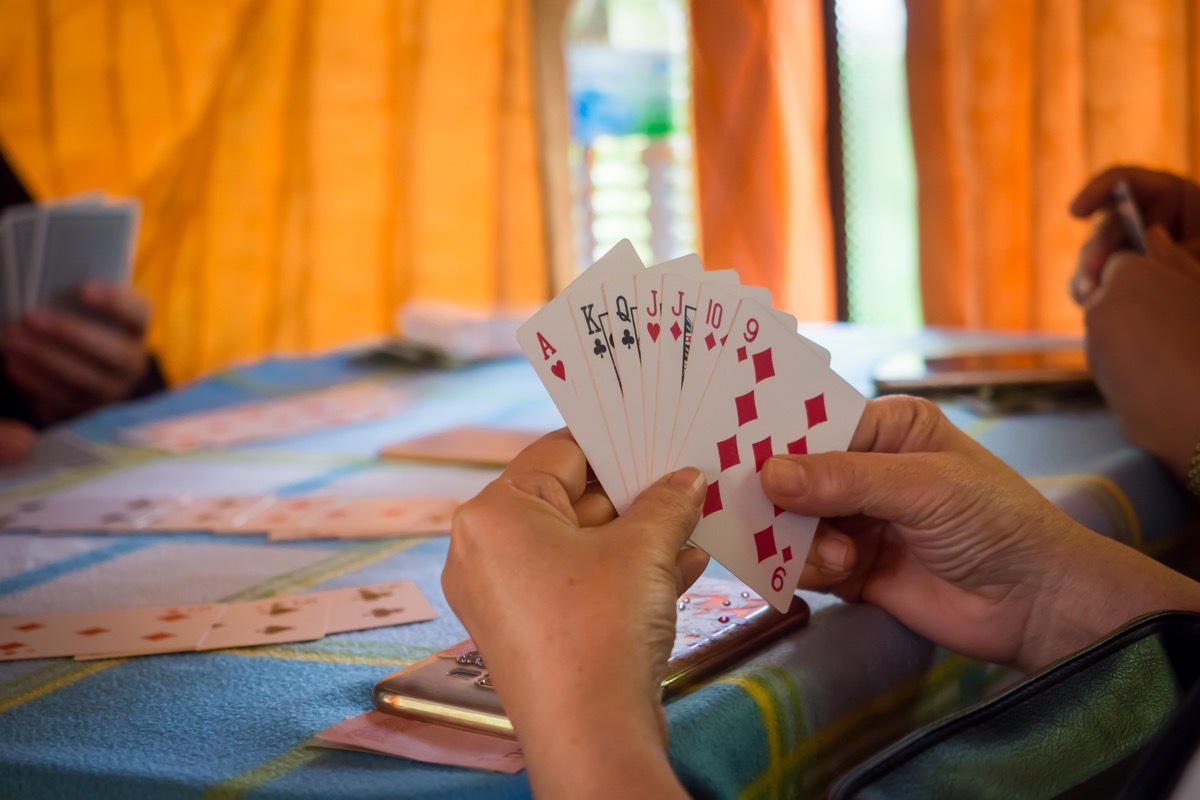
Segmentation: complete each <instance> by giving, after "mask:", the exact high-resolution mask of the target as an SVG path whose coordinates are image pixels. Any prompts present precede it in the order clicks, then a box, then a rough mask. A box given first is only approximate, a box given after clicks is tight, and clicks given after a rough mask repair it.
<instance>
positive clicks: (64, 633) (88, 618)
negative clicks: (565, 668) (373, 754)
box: [0, 581, 437, 661]
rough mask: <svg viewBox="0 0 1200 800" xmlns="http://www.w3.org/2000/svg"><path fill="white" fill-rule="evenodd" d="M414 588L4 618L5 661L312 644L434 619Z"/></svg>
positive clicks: (0, 644) (398, 585) (396, 585)
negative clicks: (333, 636)
mask: <svg viewBox="0 0 1200 800" xmlns="http://www.w3.org/2000/svg"><path fill="white" fill-rule="evenodd" d="M435 617H437V612H436V611H434V610H433V607H432V606H431V605H429V601H428V600H426V599H425V596H424V595H423V594H421V590H420V589H418V588H417V586H416V584H414V583H413V582H412V581H396V582H392V583H382V584H375V585H372V586H353V587H348V588H345V589H331V590H329V591H324V592H311V593H309V594H301V595H291V596H287V597H274V598H268V599H265V600H249V601H246V602H241V603H201V604H197V605H179V606H154V607H143V608H119V609H112V610H107V611H77V612H68V613H62V614H19V615H13V616H0V661H16V660H20V659H29V658H56V657H61V656H75V657H76V658H77V659H81V660H82V659H91V658H116V657H125V656H137V655H154V654H160V653H181V652H188V651H192V650H218V649H222V648H229V647H250V646H254V645H264V644H281V643H285V642H307V641H312V640H314V639H320V638H322V637H323V636H326V635H327V634H331V633H345V632H347V631H361V630H367V629H368V628H382V627H385V626H388V625H400V624H403V623H407V622H421V621H424V620H429V619H434V618H435Z"/></svg>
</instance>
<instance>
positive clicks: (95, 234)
mask: <svg viewBox="0 0 1200 800" xmlns="http://www.w3.org/2000/svg"><path fill="white" fill-rule="evenodd" d="M138 208H139V207H138V203H137V201H135V200H128V199H106V198H105V197H104V196H103V195H99V194H97V195H94V196H92V195H89V196H85V197H81V198H79V199H75V200H71V201H62V202H54V203H38V204H31V205H21V206H13V207H12V208H9V209H7V210H6V211H5V212H4V214H3V216H0V281H2V283H0V290H2V291H0V295H2V296H3V302H2V303H0V327H4V326H7V325H8V324H9V323H12V322H15V321H16V320H17V319H19V318H20V317H22V316H24V315H25V314H27V313H29V312H30V311H33V310H34V309H37V308H43V307H52V308H58V309H62V310H65V311H76V312H79V311H81V310H82V309H83V307H82V305H81V304H80V303H78V302H77V299H76V294H77V292H78V290H79V287H80V286H81V285H82V284H83V283H85V282H86V281H89V280H101V281H105V282H108V283H115V284H124V283H128V282H129V267H130V262H131V260H132V257H133V248H134V242H135V239H136V231H137V222H138V213H139V212H138Z"/></svg>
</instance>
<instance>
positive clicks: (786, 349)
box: [678, 300, 866, 611]
mask: <svg viewBox="0 0 1200 800" xmlns="http://www.w3.org/2000/svg"><path fill="white" fill-rule="evenodd" d="M730 328H731V329H730V333H729V338H728V339H727V340H726V344H725V346H724V347H723V348H722V350H721V355H720V358H719V359H718V360H717V365H716V368H715V370H714V372H713V376H712V379H711V380H710V382H709V388H708V391H707V392H705V395H704V398H703V400H702V401H701V403H700V407H699V409H698V411H697V412H696V418H695V420H694V422H693V423H692V426H691V433H690V435H689V436H688V437H687V439H686V442H685V444H684V446H683V448H682V450H681V451H680V453H679V458H678V463H679V465H680V466H684V465H690V466H695V467H699V468H700V469H702V470H703V471H704V474H705V477H706V478H707V479H708V494H707V497H706V499H705V503H704V509H703V516H702V518H701V520H700V523H699V524H698V525H697V526H696V530H695V531H694V532H693V534H692V539H691V541H692V542H693V543H695V544H696V545H698V546H699V547H701V548H703V549H704V550H705V551H706V552H708V553H709V554H710V555H712V556H713V557H714V558H716V559H717V560H718V561H719V562H720V563H721V564H723V565H724V566H725V567H726V568H727V569H729V571H730V572H732V573H733V574H734V575H736V576H737V577H738V578H739V579H741V580H742V581H744V582H745V583H746V584H747V585H748V586H750V588H752V589H754V590H755V591H756V592H758V593H759V594H761V595H762V596H763V597H764V598H766V599H767V600H768V601H769V602H770V603H771V604H772V605H773V606H775V607H776V608H778V609H780V610H781V611H786V610H787V607H788V605H789V604H790V602H791V595H792V593H793V591H794V590H795V588H796V583H797V581H798V580H799V578H800V570H801V567H803V565H804V560H805V556H806V554H807V553H808V548H809V545H810V544H811V542H812V537H813V533H814V532H815V530H816V526H817V520H816V519H815V518H811V517H800V516H798V515H795V514H791V513H787V512H784V511H783V509H780V508H778V507H777V506H775V505H774V504H772V503H771V501H770V500H769V499H768V498H767V496H766V494H765V493H764V492H763V490H762V485H761V483H760V481H759V473H760V472H761V470H762V465H763V463H764V462H765V461H766V460H767V459H768V458H769V457H770V456H772V455H775V454H783V453H793V454H796V453H821V452H827V451H832V450H844V449H846V447H847V446H848V445H849V443H850V438H851V436H853V434H854V430H855V428H856V427H857V426H858V421H859V417H860V416H861V415H862V410H863V407H864V406H865V404H866V401H865V400H864V399H863V397H862V395H860V394H859V393H858V392H857V391H856V390H855V389H854V388H853V387H852V386H850V384H848V383H846V381H844V380H843V379H842V378H841V377H839V376H838V375H837V374H836V373H835V372H833V371H832V370H831V369H829V368H828V367H826V366H825V365H824V364H823V363H822V362H821V361H820V359H819V357H818V356H816V355H815V354H814V353H813V351H812V350H810V349H809V348H808V347H806V346H805V344H804V343H803V342H802V341H801V340H800V338H799V337H798V335H797V334H795V333H794V332H792V331H789V330H787V329H786V328H784V327H783V326H781V325H780V324H779V323H778V321H777V320H776V319H775V317H774V316H773V315H772V313H771V310H770V309H768V308H766V307H764V306H762V305H760V304H759V303H756V302H754V301H753V300H745V301H743V302H742V303H741V304H740V305H739V306H738V312H737V314H736V315H735V317H734V320H733V323H732V325H731V326H730Z"/></svg>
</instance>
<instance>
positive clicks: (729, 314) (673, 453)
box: [666, 282, 741, 471]
mask: <svg viewBox="0 0 1200 800" xmlns="http://www.w3.org/2000/svg"><path fill="white" fill-rule="evenodd" d="M739 303H741V298H740V297H738V293H737V292H736V291H735V290H730V289H727V288H725V287H723V286H720V285H718V284H716V283H714V282H706V283H704V284H703V285H702V286H701V287H700V296H699V298H698V300H697V303H696V314H697V318H696V323H695V329H694V335H693V339H692V346H691V348H690V352H689V354H688V361H687V370H686V371H685V373H684V381H683V387H682V389H681V390H680V395H679V404H678V407H677V411H676V414H675V425H674V427H673V428H672V430H671V439H670V446H669V448H668V457H667V464H666V469H667V470H668V471H669V470H672V469H675V465H676V463H677V461H678V456H679V452H680V450H682V449H683V443H684V442H685V441H687V437H688V435H689V433H690V432H691V430H692V421H693V420H694V419H695V418H696V412H697V411H698V410H699V408H700V401H701V400H702V399H703V398H704V394H705V392H706V391H707V390H708V386H709V381H710V380H711V379H712V374H713V370H714V369H716V366H717V359H718V357H719V356H720V355H721V350H722V348H723V346H724V344H725V339H726V336H728V335H729V328H730V326H731V325H732V324H733V318H734V315H735V314H736V313H737V309H738V304H739Z"/></svg>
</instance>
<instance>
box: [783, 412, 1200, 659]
mask: <svg viewBox="0 0 1200 800" xmlns="http://www.w3.org/2000/svg"><path fill="white" fill-rule="evenodd" d="M762 483H763V488H764V489H765V490H766V492H767V495H768V496H769V497H770V498H771V500H772V501H774V502H775V503H776V504H777V505H779V506H780V507H782V508H785V509H787V510H789V511H794V512H796V513H799V514H805V515H809V516H817V517H823V518H824V519H823V520H822V523H821V527H822V528H825V529H828V528H834V529H836V530H838V531H840V532H841V533H842V534H845V535H846V536H848V537H849V539H848V540H849V541H850V542H851V543H852V546H853V553H852V554H851V557H850V558H848V559H847V561H846V563H847V565H848V566H849V567H850V569H849V571H848V572H847V574H846V575H845V577H844V579H843V580H842V581H841V582H840V583H838V584H836V585H835V586H833V587H830V588H832V590H833V591H835V592H836V593H837V594H839V595H841V596H842V597H844V598H846V599H848V600H855V601H857V600H864V601H867V602H870V603H872V604H874V605H877V606H880V607H882V608H883V609H884V610H885V611H887V612H889V613H890V614H892V616H894V617H896V618H897V619H898V620H900V621H901V622H902V623H904V624H905V625H907V626H908V627H909V628H911V629H912V630H914V631H916V632H917V633H920V634H922V635H923V636H926V637H928V638H929V639H932V640H933V641H935V642H937V643H939V644H942V645H944V646H946V647H948V648H950V649H952V650H955V651H958V652H960V653H964V654H966V655H969V656H972V657H975V658H982V659H986V660H988V661H993V662H997V663H1004V664H1013V665H1016V666H1018V667H1020V668H1022V669H1026V670H1029V669H1033V668H1035V667H1040V666H1042V665H1044V664H1046V663H1049V662H1050V661H1052V660H1054V659H1056V658H1058V657H1061V656H1063V655H1066V654H1067V653H1070V652H1072V651H1074V650H1076V649H1078V648H1079V647H1082V646H1084V645H1086V644H1088V643H1090V642H1092V641H1094V640H1095V639H1096V638H1098V637H1099V636H1101V635H1103V634H1104V633H1105V632H1107V631H1109V630H1112V629H1113V628H1115V627H1117V626H1118V625H1120V624H1122V623H1124V622H1126V621H1128V620H1130V619H1132V618H1133V617H1135V616H1137V615H1139V614H1141V613H1145V612H1147V611H1152V610H1157V609H1164V608H1197V609H1200V585H1197V584H1196V583H1194V582H1192V581H1190V580H1188V579H1187V578H1184V577H1183V576H1181V575H1179V574H1178V573H1175V572H1173V571H1172V570H1170V569H1168V568H1166V567H1164V566H1162V565H1161V564H1158V563H1156V562H1154V561H1151V560H1150V559H1148V558H1146V557H1145V556H1142V555H1141V554H1139V553H1137V552H1136V551H1134V550H1132V549H1130V548H1128V547H1125V546H1123V545H1120V544H1118V543H1117V542H1114V541H1112V540H1111V539H1106V538H1104V537H1102V536H1099V535H1097V534H1095V533H1093V532H1091V531H1088V530H1087V529H1085V528H1083V527H1082V526H1080V525H1078V524H1077V523H1076V522H1074V521H1073V520H1071V519H1070V518H1069V517H1067V516H1066V515H1065V514H1064V513H1062V512H1061V511H1059V510H1058V508H1056V507H1055V506H1054V505H1053V504H1051V503H1050V502H1049V501H1048V500H1046V499H1045V498H1044V497H1043V496H1042V495H1041V494H1040V493H1039V492H1038V491H1037V490H1036V489H1035V488H1034V487H1033V486H1032V485H1030V484H1029V483H1028V482H1027V481H1025V480H1024V479H1023V478H1022V477H1021V476H1020V475H1018V474H1017V473H1016V472H1014V471H1013V470H1012V469H1011V468H1009V467H1008V466H1007V465H1005V464H1004V463H1003V462H1001V461H1000V460H999V459H998V458H996V457H995V456H994V455H992V454H991V453H989V452H988V451H987V450H986V449H985V448H984V447H983V446H982V445H980V444H979V443H977V442H975V441H974V440H973V439H971V438H970V437H969V436H967V435H966V434H964V433H962V432H961V431H959V430H958V429H957V428H955V427H954V426H953V425H952V424H950V422H949V421H948V420H947V419H946V418H945V417H944V416H943V415H942V413H941V411H940V410H938V408H937V406H935V405H933V404H932V403H930V402H928V401H925V400H918V399H916V398H912V397H903V396H896V397H888V398H884V399H880V400H872V401H870V402H869V403H868V404H867V406H866V409H865V411H864V413H863V417H862V420H861V422H860V423H859V426H858V429H857V431H856V432H855V435H854V437H853V440H852V441H851V444H850V451H849V452H831V453H819V454H810V455H796V456H790V455H785V456H775V457H773V458H770V459H768V460H767V462H766V464H765V465H764V466H763V470H762ZM826 533H828V531H826Z"/></svg>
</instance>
